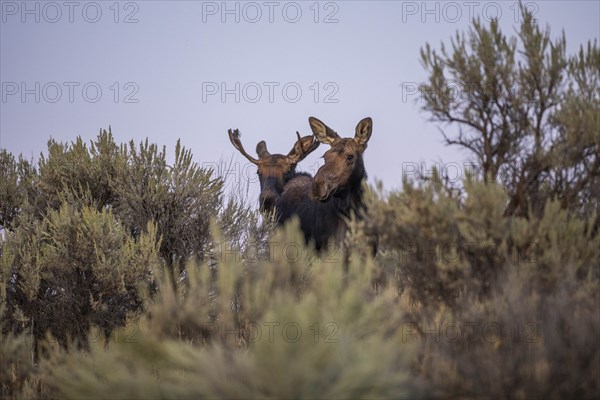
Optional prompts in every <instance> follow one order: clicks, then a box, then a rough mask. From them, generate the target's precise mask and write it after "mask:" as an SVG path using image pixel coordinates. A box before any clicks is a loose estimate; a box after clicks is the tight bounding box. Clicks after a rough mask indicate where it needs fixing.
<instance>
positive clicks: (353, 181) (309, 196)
mask: <svg viewBox="0 0 600 400" xmlns="http://www.w3.org/2000/svg"><path fill="white" fill-rule="evenodd" d="M309 123H310V125H311V128H312V130H313V133H314V135H315V137H316V138H317V139H318V140H319V141H320V142H322V143H326V144H329V145H330V146H331V149H329V150H328V151H327V152H326V153H325V155H324V158H325V164H324V165H323V166H322V167H321V168H319V170H318V171H317V173H316V175H315V177H314V179H313V178H311V177H310V176H298V177H295V178H293V179H291V180H290V181H289V182H288V184H287V185H286V186H285V189H284V191H283V193H282V194H281V196H280V198H279V201H278V203H277V209H278V213H279V222H280V223H282V224H283V223H284V222H285V221H287V220H289V219H290V218H292V217H293V216H295V215H296V216H298V217H299V219H300V226H301V228H302V232H303V233H304V237H305V239H306V241H307V242H314V245H315V247H316V248H317V250H321V249H324V248H325V246H327V244H328V243H329V242H330V241H331V240H333V241H334V242H335V243H337V244H339V243H340V242H341V241H342V240H343V237H344V235H345V232H346V220H347V218H349V217H350V216H351V214H353V213H354V214H356V215H357V216H358V217H359V218H360V217H362V215H363V213H364V211H365V204H364V200H363V188H362V182H363V181H364V180H365V179H366V176H367V174H366V171H365V166H364V162H363V156H362V155H363V152H364V151H365V149H366V147H367V142H368V140H369V138H370V136H371V131H372V120H371V118H365V119H363V120H362V121H360V122H359V123H358V125H357V127H356V134H355V136H354V138H340V137H339V136H338V135H337V133H335V132H334V131H333V130H331V128H329V127H327V126H326V125H325V124H324V123H322V122H321V121H319V120H318V119H316V118H314V117H311V118H309Z"/></svg>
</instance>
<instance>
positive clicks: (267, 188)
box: [228, 129, 320, 212]
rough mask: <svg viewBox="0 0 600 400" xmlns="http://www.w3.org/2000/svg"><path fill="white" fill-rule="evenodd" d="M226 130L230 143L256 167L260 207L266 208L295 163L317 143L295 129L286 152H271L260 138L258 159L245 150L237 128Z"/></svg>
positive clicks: (291, 175)
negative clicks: (302, 135)
mask: <svg viewBox="0 0 600 400" xmlns="http://www.w3.org/2000/svg"><path fill="white" fill-rule="evenodd" d="M228 133H229V140H230V141H231V144H233V147H235V148H236V149H237V150H238V151H239V152H240V153H241V154H242V155H243V156H244V157H246V158H247V159H248V161H250V162H251V163H253V164H255V165H256V166H257V167H258V170H257V173H258V179H259V182H260V196H259V203H260V210H261V211H265V212H270V211H272V210H273V209H274V207H275V205H276V204H277V201H278V199H279V197H280V195H281V193H282V192H283V188H284V186H285V184H286V183H287V182H288V181H289V180H290V179H291V178H292V177H293V176H294V174H295V172H296V165H297V164H298V163H299V162H300V161H302V160H303V159H304V158H305V157H306V156H308V155H309V154H310V153H312V152H313V151H314V150H315V149H316V148H317V147H319V144H320V142H319V141H317V140H316V139H315V137H314V136H313V135H309V136H304V137H300V134H299V133H298V132H296V136H297V137H298V140H297V141H296V143H294V146H293V147H292V150H290V152H289V153H288V154H287V155H282V154H271V153H270V152H269V151H268V150H267V144H266V143H265V141H264V140H262V141H260V142H259V143H258V144H257V145H256V154H257V155H258V159H256V158H254V157H252V156H251V155H249V154H248V153H247V152H246V150H244V146H243V145H242V142H241V140H240V132H239V131H238V130H237V129H236V130H233V131H232V130H231V129H230V130H229V131H228Z"/></svg>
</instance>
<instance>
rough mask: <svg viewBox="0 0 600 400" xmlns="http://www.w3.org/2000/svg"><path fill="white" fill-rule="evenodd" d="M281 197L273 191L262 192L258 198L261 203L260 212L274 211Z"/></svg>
mask: <svg viewBox="0 0 600 400" xmlns="http://www.w3.org/2000/svg"><path fill="white" fill-rule="evenodd" d="M278 198H279V196H278V195H277V194H276V193H275V192H273V191H270V190H269V191H266V192H262V193H261V194H260V196H259V197H258V201H259V203H260V210H261V211H263V212H270V211H273V209H274V208H275V205H276V204H277V199H278Z"/></svg>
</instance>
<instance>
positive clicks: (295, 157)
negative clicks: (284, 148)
mask: <svg viewBox="0 0 600 400" xmlns="http://www.w3.org/2000/svg"><path fill="white" fill-rule="evenodd" d="M296 135H297V136H298V140H297V141H296V143H294V147H293V148H292V150H291V151H290V152H289V154H288V157H289V158H290V159H291V161H292V162H294V163H299V162H300V161H302V160H304V159H305V158H306V156H308V155H309V154H310V153H312V152H313V151H315V150H316V149H317V147H319V145H320V144H321V142H319V141H318V140H317V139H316V138H315V136H314V135H308V136H304V137H300V133H298V132H296Z"/></svg>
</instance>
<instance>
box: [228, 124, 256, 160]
mask: <svg viewBox="0 0 600 400" xmlns="http://www.w3.org/2000/svg"><path fill="white" fill-rule="evenodd" d="M227 132H228V133H229V139H230V140H231V143H232V144H233V147H235V148H236V149H237V150H238V151H239V152H240V153H241V154H242V155H243V156H244V157H246V158H247V159H248V161H250V162H251V163H253V164H258V160H257V159H256V158H254V157H252V156H251V155H250V154H248V153H246V150H245V149H244V146H243V145H242V141H241V139H240V131H239V130H238V129H234V130H233V132H232V131H231V129H229V130H228V131H227Z"/></svg>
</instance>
